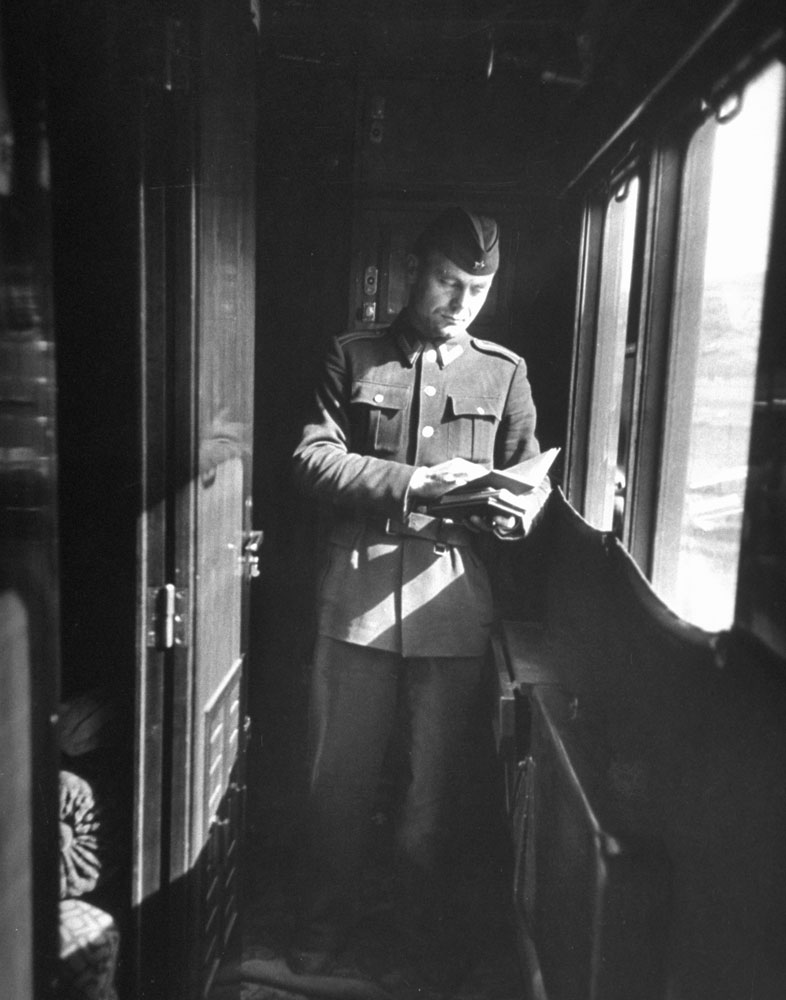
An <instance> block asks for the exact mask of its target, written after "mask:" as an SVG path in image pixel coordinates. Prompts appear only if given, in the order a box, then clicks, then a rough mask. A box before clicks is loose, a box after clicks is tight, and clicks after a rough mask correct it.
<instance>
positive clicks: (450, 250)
mask: <svg viewBox="0 0 786 1000" xmlns="http://www.w3.org/2000/svg"><path fill="white" fill-rule="evenodd" d="M434 250H438V251H439V252H440V253H443V254H444V255H445V256H446V257H447V258H448V259H449V260H452V261H453V263H454V264H456V265H458V267H460V268H461V269H462V271H467V272H468V273H469V274H494V272H495V271H496V270H497V268H498V267H499V226H498V225H497V223H496V222H495V221H494V219H491V218H489V217H488V216H487V215H476V214H475V213H474V212H470V211H468V210H467V209H465V208H459V207H458V206H455V207H453V208H448V209H446V210H445V211H444V212H442V213H441V214H440V215H438V216H437V217H436V219H434V220H433V221H432V222H431V223H429V225H428V226H427V227H426V228H425V229H424V230H423V232H422V233H421V234H420V236H419V237H418V239H417V242H416V243H415V252H416V253H417V254H418V256H421V257H425V256H427V255H428V254H429V253H430V252H432V251H434Z"/></svg>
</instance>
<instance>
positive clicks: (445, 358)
mask: <svg viewBox="0 0 786 1000" xmlns="http://www.w3.org/2000/svg"><path fill="white" fill-rule="evenodd" d="M393 331H394V333H395V337H396V343H397V344H398V347H399V350H400V351H401V353H402V354H403V355H404V359H405V361H406V363H407V365H408V367H410V368H411V367H412V366H413V365H414V364H415V363H416V362H417V360H418V358H419V357H420V355H421V354H422V353H423V351H424V350H427V349H428V348H434V350H436V352H437V360H438V361H439V366H440V368H444V367H445V366H446V365H449V364H450V363H451V361H455V360H456V358H458V357H459V356H460V355H462V354H463V353H464V347H465V345H466V344H467V343H468V342H469V336H468V335H467V334H466V333H464V334H461V336H459V337H454V338H453V339H452V340H445V341H441V342H440V343H432V342H431V341H424V340H423V339H422V337H421V336H420V334H419V333H418V331H417V330H416V329H415V327H414V326H413V325H412V323H411V322H410V320H409V319H408V318H407V315H406V310H405V311H404V312H401V313H399V315H398V316H397V317H396V319H395V320H394V323H393Z"/></svg>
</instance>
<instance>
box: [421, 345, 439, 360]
mask: <svg viewBox="0 0 786 1000" xmlns="http://www.w3.org/2000/svg"><path fill="white" fill-rule="evenodd" d="M423 357H424V358H425V360H426V361H436V360H437V352H436V351H435V350H433V349H432V348H429V349H428V350H427V351H424V352H423Z"/></svg>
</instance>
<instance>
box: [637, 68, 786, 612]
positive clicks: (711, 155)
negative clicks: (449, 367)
mask: <svg viewBox="0 0 786 1000" xmlns="http://www.w3.org/2000/svg"><path fill="white" fill-rule="evenodd" d="M783 91H784V71H783V67H781V66H780V65H779V64H777V65H775V66H773V67H771V68H770V69H769V70H767V71H766V72H764V73H763V74H762V75H761V76H760V77H758V78H757V79H756V80H754V81H753V82H752V83H750V84H749V85H748V87H747V88H746V89H745V92H744V95H743V98H742V100H741V101H739V100H737V101H730V102H729V103H728V105H727V106H726V107H724V108H722V109H721V110H720V112H719V114H718V116H717V117H713V118H712V119H710V120H708V121H707V122H705V124H704V125H703V126H702V127H701V128H700V129H699V130H698V132H697V133H696V134H695V135H694V137H693V140H692V142H691V145H690V147H689V150H688V156H687V160H686V166H685V173H684V179H683V189H682V201H681V210H680V231H679V249H678V262H677V279H676V287H675V296H674V313H673V319H672V331H671V354H670V362H669V389H668V394H667V400H666V422H665V436H664V449H663V457H662V463H661V468H662V472H661V483H660V491H659V500H658V516H657V523H656V535H655V544H654V549H653V573H652V582H653V585H654V587H655V589H656V590H657V591H658V593H659V594H660V595H661V596H662V597H663V599H664V600H666V601H667V602H668V603H669V604H670V606H671V607H672V608H673V609H674V610H675V611H676V612H677V613H678V614H680V615H681V616H682V617H684V618H686V619H687V620H689V621H692V622H694V623H695V624H697V625H700V626H701V627H703V628H706V629H711V630H716V629H721V628H726V627H728V626H729V625H730V624H731V622H732V621H733V617H734V603H735V596H736V585H737V568H738V562H739V554H740V540H741V532H742V514H743V503H744V497H745V487H746V480H747V473H748V451H749V445H750V430H751V422H752V417H753V401H754V390H755V379H756V366H757V358H758V350H759V339H760V331H761V316H762V302H763V294H764V283H765V276H766V268H767V256H768V249H769V242H770V228H771V219H772V211H773V200H774V187H775V178H776V175H777V158H778V135H779V123H780V116H781V108H782V99H783Z"/></svg>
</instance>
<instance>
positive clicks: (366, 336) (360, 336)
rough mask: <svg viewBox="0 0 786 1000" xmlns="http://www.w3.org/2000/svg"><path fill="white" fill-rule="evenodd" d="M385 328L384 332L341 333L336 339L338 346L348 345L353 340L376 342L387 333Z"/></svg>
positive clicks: (357, 331)
mask: <svg viewBox="0 0 786 1000" xmlns="http://www.w3.org/2000/svg"><path fill="white" fill-rule="evenodd" d="M387 332H388V331H387V328H385V329H384V330H350V331H349V332H348V333H341V334H339V335H338V337H336V340H337V341H338V342H339V344H342V345H344V344H350V343H351V342H352V341H353V340H376V339H378V338H379V337H384V336H385V334H386V333H387Z"/></svg>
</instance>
